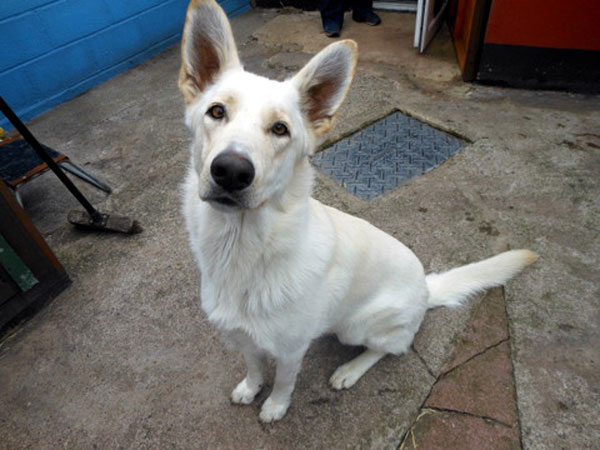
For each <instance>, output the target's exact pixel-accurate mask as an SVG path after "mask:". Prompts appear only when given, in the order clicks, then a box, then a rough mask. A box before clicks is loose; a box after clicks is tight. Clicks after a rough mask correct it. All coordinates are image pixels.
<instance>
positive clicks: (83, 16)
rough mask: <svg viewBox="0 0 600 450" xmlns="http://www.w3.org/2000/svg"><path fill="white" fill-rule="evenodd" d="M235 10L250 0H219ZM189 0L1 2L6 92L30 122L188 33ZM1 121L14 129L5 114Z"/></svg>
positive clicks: (0, 79)
mask: <svg viewBox="0 0 600 450" xmlns="http://www.w3.org/2000/svg"><path fill="white" fill-rule="evenodd" d="M219 3H221V5H222V6H223V8H224V9H225V11H226V12H227V13H228V14H229V15H230V16H235V15H238V14H241V13H243V12H246V11H248V10H249V9H250V1H249V0H219ZM187 4H188V0H0V95H2V96H3V97H4V99H5V100H6V102H7V103H8V104H9V105H11V107H12V108H13V109H14V110H15V112H16V113H17V114H18V115H19V116H20V117H21V119H23V120H29V119H31V118H33V117H35V116H37V115H38V114H41V113H42V112H44V111H47V110H49V109H50V108H52V107H53V106H55V105H57V104H59V103H62V102H64V101H66V100H68V99H70V98H73V97H75V96H76V95H79V94H81V93H82V92H85V91H87V90H88V89H90V88H91V87H93V86H95V85H97V84H99V83H101V82H103V81H106V80H108V79H109V78H111V77H113V76H115V75H117V74H118V73H120V72H123V71H125V70H128V69H130V68H131V67H133V66H135V65H137V64H139V63H140V62H142V61H144V60H145V59H147V58H150V57H152V56H154V55H156V54H158V53H159V52H160V51H162V50H164V49H165V48H167V47H169V46H171V45H173V44H175V43H176V42H178V41H179V39H180V37H181V30H182V27H183V21H184V17H185V10H186V8H187ZM0 126H2V127H4V128H6V129H9V128H12V127H11V126H10V124H8V121H7V120H6V118H5V117H4V116H2V115H1V114H0Z"/></svg>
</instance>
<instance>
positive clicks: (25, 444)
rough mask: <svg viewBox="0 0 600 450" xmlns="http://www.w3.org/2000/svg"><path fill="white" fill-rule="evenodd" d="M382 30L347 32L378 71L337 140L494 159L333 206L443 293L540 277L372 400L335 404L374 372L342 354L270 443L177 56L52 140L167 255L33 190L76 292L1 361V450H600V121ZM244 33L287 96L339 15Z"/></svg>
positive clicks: (491, 300) (377, 389)
mask: <svg viewBox="0 0 600 450" xmlns="http://www.w3.org/2000/svg"><path fill="white" fill-rule="evenodd" d="M382 18H383V24H382V25H381V26H379V27H368V26H365V25H360V24H356V23H353V22H352V21H351V20H350V18H349V17H347V21H346V24H345V27H344V30H343V35H342V36H343V37H344V38H353V39H355V40H356V41H357V42H358V44H359V48H360V51H361V56H360V62H359V68H358V71H357V76H356V80H355V82H354V84H353V86H352V88H351V91H350V94H349V97H348V99H347V100H346V102H345V105H344V107H343V109H342V111H341V114H340V117H339V120H338V124H337V127H336V128H335V130H334V131H333V132H332V134H331V135H330V136H329V139H330V140H336V139H338V138H340V137H341V136H343V135H346V134H348V133H351V132H353V131H355V130H358V129H360V128H361V127H363V126H364V125H365V124H367V123H370V122H371V121H373V120H375V119H377V118H379V117H382V116H384V115H386V114H387V113H389V112H390V111H392V110H394V109H400V110H402V111H404V112H406V113H408V114H410V115H412V116H414V117H417V118H419V119H422V120H424V121H426V122H428V123H430V124H432V125H434V126H436V127H438V128H441V129H445V130H449V131H452V132H454V133H457V134H459V135H461V136H463V137H464V138H465V139H467V140H468V141H469V142H470V144H469V145H467V146H466V147H465V148H464V149H462V150H461V151H460V152H459V154H458V155H456V156H455V157H453V158H452V159H451V160H449V161H447V162H446V163H445V164H443V165H442V166H441V167H439V168H437V169H435V170H434V171H432V172H430V173H428V174H426V175H424V176H422V177H420V178H417V179H415V180H412V181H411V182H409V183H407V184H406V185H404V186H402V187H401V188H398V189H397V190H395V191H393V192H391V193H389V194H387V195H385V196H383V197H381V198H378V199H375V200H373V201H370V202H367V201H364V200H360V199H358V198H354V197H352V196H351V195H350V194H348V193H346V192H345V191H344V190H343V189H342V188H341V187H340V186H338V185H337V184H336V183H335V182H333V181H332V180H330V179H327V178H325V177H323V176H319V177H318V179H317V185H316V189H315V196H316V197H317V198H319V199H320V200H322V201H324V202H325V203H327V204H330V205H333V206H336V207H338V208H340V209H342V210H344V211H347V212H350V213H353V214H356V215H358V216H360V217H363V218H365V219H367V220H369V221H371V222H372V223H373V224H375V225H377V226H379V227H380V228H382V229H384V230H385V231H387V232H389V233H391V234H392V235H394V236H395V237H397V238H398V239H401V240H402V241H403V242H405V243H406V244H407V245H408V246H410V247H411V248H412V249H413V250H414V251H415V252H416V253H417V255H419V257H420V258H421V259H422V261H423V264H424V265H425V267H426V269H427V270H428V271H437V270H443V269H447V268H450V267H453V266H456V265H459V264H463V263H466V262H468V261H473V260H477V259H479V258H484V257H487V256H490V255H492V254H494V253H495V252H498V251H501V250H503V249H505V248H508V247H510V248H531V249H533V250H535V251H536V252H538V253H539V255H540V260H539V261H538V262H537V263H536V264H535V265H534V266H533V267H531V268H530V269H528V270H527V271H526V272H525V273H523V274H522V275H521V276H519V277H518V278H517V279H515V280H514V281H511V282H510V283H509V285H508V286H507V287H506V288H504V289H495V290H493V291H491V292H490V293H489V294H488V295H486V296H483V297H480V298H476V299H474V300H472V301H471V302H470V303H469V306H467V307H463V308H459V309H454V310H449V309H438V310H434V311H431V312H430V313H428V316H427V318H426V320H425V322H424V324H423V327H422V329H421V331H420V333H419V335H418V336H417V339H416V340H415V343H414V345H413V348H412V350H411V351H410V352H409V353H408V354H406V355H404V356H402V357H387V358H386V359H384V360H383V361H381V362H380V363H379V364H378V365H377V366H375V368H373V369H372V370H371V371H370V372H368V374H367V375H366V376H365V377H364V378H363V379H362V380H361V381H360V382H359V383H358V384H357V385H356V386H355V387H353V388H352V389H350V390H349V391H344V392H334V391H332V390H330V389H329V388H328V385H327V380H328V377H329V376H330V374H331V373H332V372H333V370H334V369H335V367H336V366H338V365H339V364H340V363H342V362H345V361H347V360H349V359H350V358H351V357H352V356H353V355H355V354H357V352H358V351H359V350H358V349H354V348H348V347H344V346H342V345H340V344H339V343H337V341H336V340H335V339H334V338H331V337H324V338H322V339H320V340H318V341H317V342H315V343H314V345H313V346H312V348H311V350H310V351H309V354H308V355H307V358H306V360H305V364H304V366H303V369H302V372H301V374H300V376H299V380H298V384H297V388H296V392H295V394H294V400H293V403H292V407H291V408H290V410H289V412H288V414H287V416H286V417H285V418H284V419H283V420H282V421H281V422H280V423H277V424H275V425H269V426H264V425H261V424H260V423H259V421H258V418H257V414H258V410H259V407H260V404H261V401H262V400H264V399H265V398H266V393H262V394H261V395H260V396H259V399H258V400H257V401H256V402H255V403H254V404H253V405H252V406H248V407H238V406H232V405H231V404H230V403H229V393H230V391H231V390H232V389H233V387H234V386H235V384H236V382H237V381H239V380H240V379H241V378H242V376H243V373H244V366H243V363H242V360H241V358H240V356H239V355H237V354H234V353H231V352H229V351H228V350H226V349H225V348H224V347H223V345H222V344H221V343H220V342H219V340H218V337H217V334H216V332H215V330H214V329H213V327H212V326H211V325H210V324H209V323H208V322H207V320H206V318H205V317H204V315H203V313H202V311H201V309H200V305H199V282H200V277H199V274H198V272H197V270H196V268H195V266H194V263H193V261H192V257H191V254H190V251H189V250H188V246H187V242H186V234H185V232H184V228H183V225H182V218H181V215H180V212H179V203H180V193H179V184H180V182H181V179H182V176H183V174H184V171H185V167H186V162H187V158H188V148H187V146H188V132H187V130H186V129H185V128H184V126H183V103H182V99H181V97H180V95H179V93H178V90H177V87H176V80H177V73H178V66H179V54H178V49H177V48H172V49H169V50H167V51H166V52H164V53H163V54H161V55H159V56H158V57H156V58H154V59H152V60H150V61H147V62H146V63H144V64H142V65H141V66H139V67H137V68H135V69H133V70H131V71H129V72H127V73H125V74H122V75H119V76H117V77H115V78H114V79H112V80H111V81H109V82H107V83H105V84H103V85H102V86H99V87H97V88H95V89H93V90H91V91H89V92H88V93H86V94H84V95H81V96H79V97H77V98H75V99H73V100H72V101H69V102H67V103H65V104H63V105H61V106H59V107H57V108H55V109H54V110H53V111H51V112H49V113H47V114H45V115H43V116H42V117H39V118H37V119H35V120H34V121H32V122H31V124H30V125H31V128H32V130H33V132H34V134H36V135H37V137H38V138H39V139H40V140H41V141H42V142H44V143H45V144H47V145H49V146H51V147H54V148H56V149H58V150H60V151H62V152H64V153H66V154H68V155H69V156H71V158H72V159H74V160H75V161H76V162H78V163H80V164H82V165H84V166H85V167H86V168H88V169H89V170H90V171H92V172H94V173H96V174H97V175H99V176H101V177H102V178H104V179H105V180H106V181H107V182H108V183H109V184H110V185H111V186H113V188H114V192H113V194H111V195H110V196H105V195H104V194H102V193H100V192H99V191H97V190H95V189H93V188H90V187H88V186H85V185H83V184H82V183H79V182H78V185H79V186H81V187H82V189H84V191H85V193H86V194H87V195H89V196H90V198H91V199H92V200H93V201H94V202H95V203H96V204H98V205H99V206H100V207H101V209H102V210H106V211H111V212H117V213H122V214H127V215H130V216H133V217H135V218H136V219H138V220H140V221H141V222H142V223H143V225H144V226H145V232H144V233H142V234H139V235H135V236H124V235H107V234H97V233H91V234H90V233H83V232H80V231H76V230H74V229H72V228H71V227H70V226H69V225H67V224H66V213H67V211H68V210H69V209H71V208H73V207H75V206H76V203H75V202H74V200H73V199H72V198H71V197H70V196H69V194H68V193H67V192H66V191H65V190H64V189H63V188H62V186H60V185H59V184H58V182H57V181H56V179H55V178H54V177H53V176H52V175H51V174H46V175H44V176H43V177H40V178H38V179H36V180H35V181H32V182H31V183H29V185H28V186H26V187H24V188H23V190H22V197H23V200H24V203H25V208H26V210H27V212H28V213H29V215H30V216H31V217H32V218H33V220H34V222H35V223H36V225H37V226H38V228H39V229H40V230H41V231H42V232H43V234H44V235H45V237H46V238H47V240H48V242H49V243H50V245H51V247H52V248H53V249H54V251H55V252H56V254H57V255H58V257H59V259H60V260H61V261H62V263H63V264H64V266H65V267H66V269H67V271H68V272H69V274H70V276H71V278H72V280H73V284H72V286H71V287H70V288H69V289H68V290H66V291H65V292H63V293H62V294H61V295H60V296H59V297H58V298H56V299H55V300H54V301H53V302H52V303H51V304H50V305H49V306H48V307H47V308H45V309H44V310H42V311H41V312H40V313H39V314H37V315H36V316H35V317H34V318H33V319H31V320H30V321H28V322H27V323H26V324H24V325H23V326H21V327H19V328H17V329H16V330H14V331H13V333H11V335H9V336H8V337H7V338H5V339H4V340H3V341H2V342H1V344H0V448H7V449H20V448H36V449H38V448H40V449H41V448H61V447H63V448H190V449H194V448H251V449H258V448H264V449H284V448H285V449H289V448H315V449H316V448H336V449H337V448H374V449H381V448H417V446H418V447H419V448H462V449H465V448H478V449H483V448H490V449H497V448H520V447H523V448H526V449H567V448H568V449H572V448H577V449H591V448H597V445H598V442H600V420H599V419H598V417H599V416H600V415H599V414H598V412H599V409H598V405H599V404H600V391H599V387H600V355H599V350H598V349H600V332H599V329H600V327H599V325H600V312H599V311H600V309H599V303H600V302H599V300H598V299H599V298H600V295H599V292H598V280H600V273H599V272H600V270H599V268H600V264H599V256H598V255H599V254H600V248H599V247H600V239H599V229H600V220H599V219H600V218H599V216H598V214H599V210H600V209H599V202H600V189H599V184H600V181H599V180H600V177H599V173H600V126H599V124H600V98H598V97H592V96H585V95H572V94H567V93H556V92H532V91H521V90H511V89H502V88H492V87H484V86H477V85H473V84H468V83H463V82H462V81H461V80H460V74H459V70H458V67H457V64H456V60H455V56H454V52H453V49H452V44H451V41H450V38H449V35H448V33H447V32H445V31H443V32H442V33H441V34H440V35H438V37H436V39H435V40H434V41H433V43H432V45H431V48H430V49H429V50H428V52H427V54H426V55H424V56H419V55H417V54H415V51H414V50H413V49H412V47H411V43H412V32H413V26H414V25H413V21H414V16H412V15H404V14H394V13H383V14H382ZM233 27H234V30H235V33H236V36H237V39H238V46H239V50H240V53H241V57H242V60H243V61H244V63H245V65H246V67H247V69H249V70H251V71H255V72H258V73H260V74H264V75H268V76H271V77H275V78H280V79H281V78H284V77H286V76H288V75H290V74H291V73H293V72H294V71H295V70H297V69H298V68H300V67H301V65H302V64H304V63H305V62H306V61H307V60H308V59H309V57H310V56H311V55H312V54H314V53H315V52H316V51H318V50H319V49H320V48H321V47H323V46H324V45H326V44H327V43H329V42H331V40H330V39H328V38H326V37H325V36H324V35H323V34H321V32H320V25H319V18H318V15H317V14H316V13H297V12H294V11H275V10H268V11H261V10H255V11H253V12H251V13H249V14H246V15H244V16H243V17H239V18H236V19H235V20H233ZM267 392H268V387H267Z"/></svg>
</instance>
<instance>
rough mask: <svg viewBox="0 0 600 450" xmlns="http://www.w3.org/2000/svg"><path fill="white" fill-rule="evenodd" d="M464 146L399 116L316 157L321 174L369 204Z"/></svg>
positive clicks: (459, 141) (455, 139)
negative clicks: (368, 201)
mask: <svg viewBox="0 0 600 450" xmlns="http://www.w3.org/2000/svg"><path fill="white" fill-rule="evenodd" d="M463 145H464V142H463V141H461V140H460V139H457V138H455V137H453V136H451V135H449V134H447V133H444V132H443V131H439V130H437V129H435V128H433V127H431V126H429V125H427V124H425V123H423V122H420V121H418V120H416V119H413V118H411V117H408V116H406V115H404V114H402V113H400V112H395V113H393V114H390V115H389V116H387V117H385V118H383V119H381V120H379V121H378V122H375V123H374V124H373V125H370V126H368V127H367V128H365V129H363V130H361V131H359V132H358V133H355V134H353V135H352V136H350V137H348V138H346V139H342V140H340V141H338V142H336V143H335V144H333V145H332V146H331V147H328V148H326V149H325V150H323V151H322V152H319V153H317V154H316V155H315V156H314V157H313V162H314V164H315V166H317V168H318V169H319V170H320V171H321V172H323V173H324V174H325V175H328V176H330V177H332V178H334V179H335V180H337V181H338V182H340V183H341V184H342V186H343V187H344V188H345V189H346V190H347V191H348V192H350V193H351V194H354V195H356V196H358V197H361V198H364V199H367V200H371V199H373V198H375V197H377V196H379V195H381V194H383V193H384V192H387V191H389V190H391V189H395V188H397V187H398V186H400V185H401V184H402V183H404V182H405V181H407V180H409V179H411V178H415V177H418V176H419V175H422V174H424V173H425V172H428V171H430V170H431V169H433V168H435V167H437V166H439V165H440V164H441V163H443V162H444V161H446V160H447V159H448V158H450V157H451V156H452V155H454V154H456V152H458V150H459V149H460V148H461V147H462V146H463Z"/></svg>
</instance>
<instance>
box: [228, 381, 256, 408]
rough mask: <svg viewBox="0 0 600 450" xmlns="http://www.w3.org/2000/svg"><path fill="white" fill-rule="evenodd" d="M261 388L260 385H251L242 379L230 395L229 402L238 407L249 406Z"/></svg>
mask: <svg viewBox="0 0 600 450" xmlns="http://www.w3.org/2000/svg"><path fill="white" fill-rule="evenodd" d="M261 388H262V386H261V385H260V384H258V385H252V384H250V383H248V379H247V378H244V379H243V380H242V381H240V382H239V384H238V385H237V386H236V387H235V389H234V390H233V392H232V393H231V401H232V402H233V403H237V404H240V405H249V404H250V403H252V401H253V400H254V397H256V394H258V393H259V392H260V389H261Z"/></svg>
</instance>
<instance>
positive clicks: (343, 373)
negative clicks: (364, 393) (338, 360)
mask: <svg viewBox="0 0 600 450" xmlns="http://www.w3.org/2000/svg"><path fill="white" fill-rule="evenodd" d="M385 355H386V354H385V353H383V352H378V351H377V350H371V349H370V348H369V349H367V350H365V351H364V352H363V353H361V354H360V355H358V356H357V357H356V358H354V359H353V360H352V361H350V362H347V363H346V364H343V365H341V366H340V367H338V368H337V369H336V371H335V372H334V373H333V375H332V376H331V378H330V379H329V384H331V387H333V388H334V389H348V388H350V387H352V386H354V383H356V382H357V381H358V380H359V379H360V377H362V376H363V375H364V374H365V373H366V372H367V370H369V369H370V368H371V367H373V366H374V365H375V364H376V363H377V361H379V360H380V359H381V358H383V357H384V356H385Z"/></svg>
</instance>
